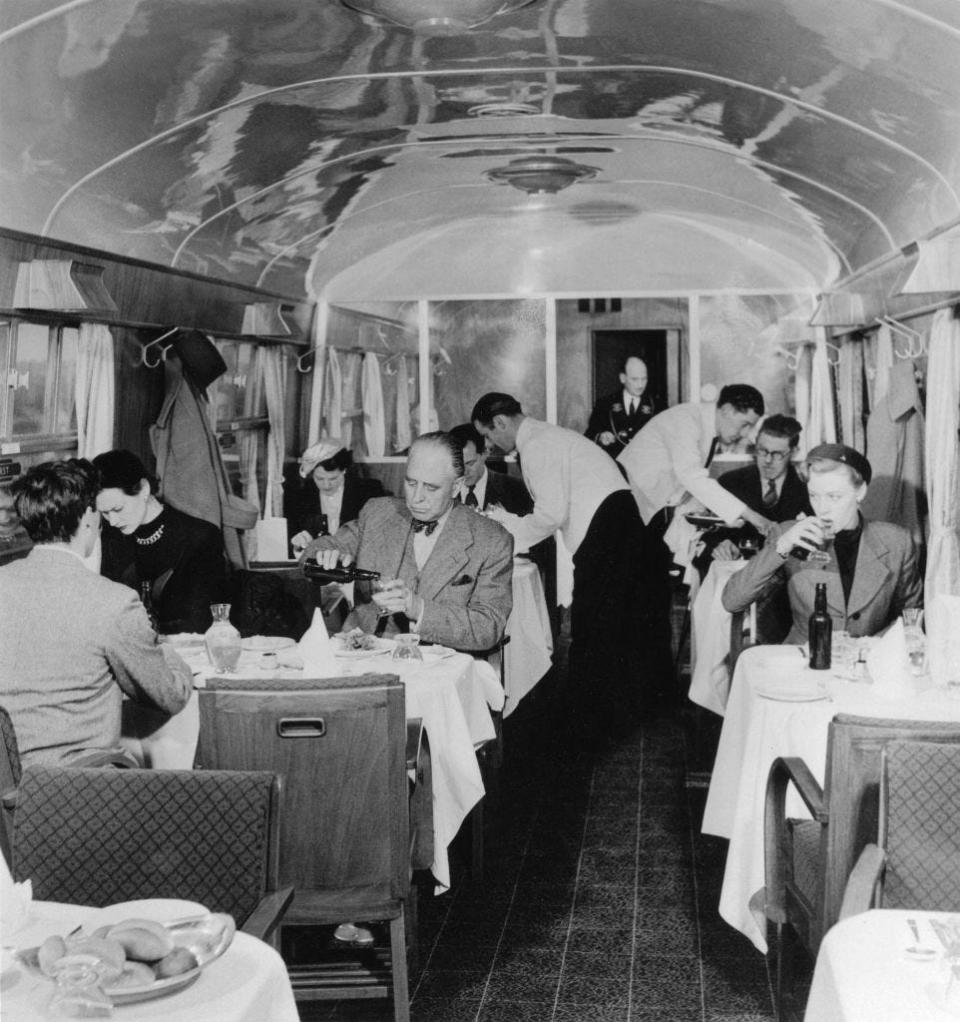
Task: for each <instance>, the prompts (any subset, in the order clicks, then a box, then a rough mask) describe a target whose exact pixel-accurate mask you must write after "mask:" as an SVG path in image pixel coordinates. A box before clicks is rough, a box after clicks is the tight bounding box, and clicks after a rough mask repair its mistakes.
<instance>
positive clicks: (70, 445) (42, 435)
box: [0, 320, 79, 463]
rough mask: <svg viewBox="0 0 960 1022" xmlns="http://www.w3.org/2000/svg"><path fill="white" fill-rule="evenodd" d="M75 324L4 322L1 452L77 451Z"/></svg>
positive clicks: (33, 455)
mask: <svg viewBox="0 0 960 1022" xmlns="http://www.w3.org/2000/svg"><path fill="white" fill-rule="evenodd" d="M78 339H79V333H78V331H77V329H76V328H75V327H67V326H61V325H48V324H45V323H33V322H29V321H26V320H9V321H6V322H3V323H0V378H2V379H3V381H4V383H5V385H4V386H3V387H2V388H0V452H2V453H16V454H25V455H27V456H28V460H29V462H31V463H32V462H38V461H43V460H45V459H47V458H53V457H65V456H68V455H69V454H71V453H76V449H77V413H76V403H75V386H76V375H77V350H78Z"/></svg>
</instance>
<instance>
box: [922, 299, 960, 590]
mask: <svg viewBox="0 0 960 1022" xmlns="http://www.w3.org/2000/svg"><path fill="white" fill-rule="evenodd" d="M958 394H960V322H958V320H957V319H956V316H955V314H954V312H953V310H952V309H941V310H940V311H939V312H938V313H937V314H936V316H935V317H934V319H933V326H932V329H931V332H930V344H929V352H928V363H927V423H928V425H929V426H930V428H928V429H927V431H926V440H925V449H924V461H925V466H926V490H927V501H928V506H929V525H930V539H929V545H928V549H927V576H926V586H925V594H924V603H925V605H926V606H927V607H928V608H929V607H930V606H931V605H932V604H933V601H934V598H935V597H936V596H939V595H948V594H949V595H953V596H960V440H958V438H957V430H958V428H960V408H958V405H957V395H958Z"/></svg>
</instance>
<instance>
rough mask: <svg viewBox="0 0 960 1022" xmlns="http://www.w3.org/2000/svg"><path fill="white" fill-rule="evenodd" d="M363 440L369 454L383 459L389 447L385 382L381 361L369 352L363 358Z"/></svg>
mask: <svg viewBox="0 0 960 1022" xmlns="http://www.w3.org/2000/svg"><path fill="white" fill-rule="evenodd" d="M361 382H362V403H363V438H364V440H365V441H366V444H367V454H368V455H369V456H370V457H371V458H382V457H383V455H384V452H385V450H386V446H387V428H386V421H385V418H384V406H383V382H382V381H381V379H380V359H378V358H377V356H376V355H374V354H373V352H370V351H368V352H367V353H366V355H364V356H363V378H362V381H361Z"/></svg>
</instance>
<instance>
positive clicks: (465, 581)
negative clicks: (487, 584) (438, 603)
mask: <svg viewBox="0 0 960 1022" xmlns="http://www.w3.org/2000/svg"><path fill="white" fill-rule="evenodd" d="M472 581H473V575H461V576H460V577H459V578H455V579H454V580H453V581H452V582H451V583H450V585H452V586H468V585H470V583H471V582H472Z"/></svg>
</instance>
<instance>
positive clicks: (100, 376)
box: [74, 323, 116, 458]
mask: <svg viewBox="0 0 960 1022" xmlns="http://www.w3.org/2000/svg"><path fill="white" fill-rule="evenodd" d="M74 399H75V402H76V406H77V454H78V456H79V457H81V458H93V457H95V456H96V455H98V454H102V453H103V452H104V451H109V450H110V449H111V448H112V447H113V420H114V405H115V402H116V373H115V368H114V355H113V334H111V333H110V330H109V329H108V328H107V327H106V326H104V325H103V323H81V324H80V335H79V339H78V342H77V379H76V384H75V389H74Z"/></svg>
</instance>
